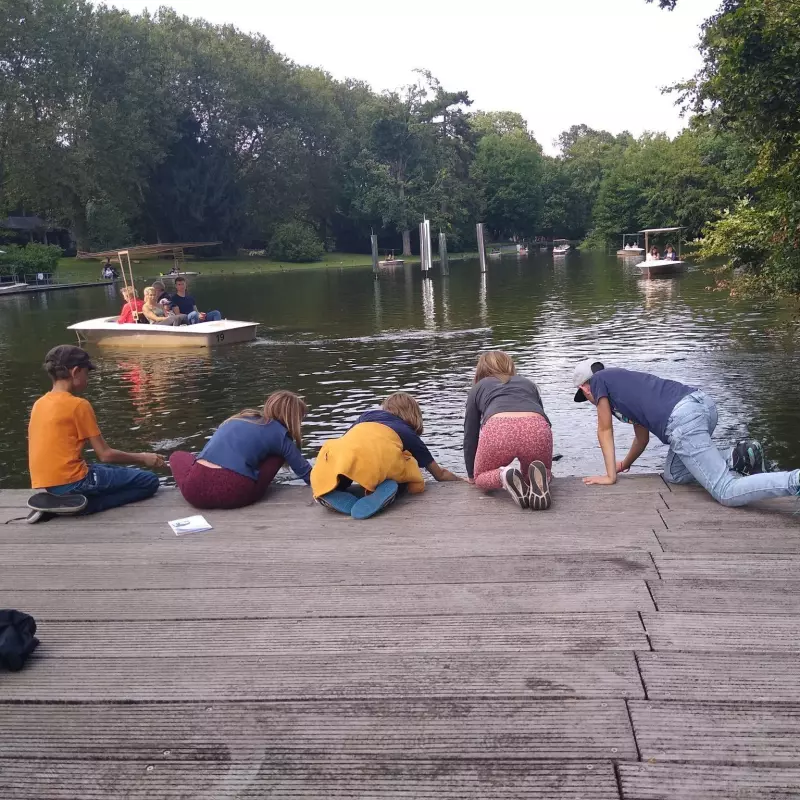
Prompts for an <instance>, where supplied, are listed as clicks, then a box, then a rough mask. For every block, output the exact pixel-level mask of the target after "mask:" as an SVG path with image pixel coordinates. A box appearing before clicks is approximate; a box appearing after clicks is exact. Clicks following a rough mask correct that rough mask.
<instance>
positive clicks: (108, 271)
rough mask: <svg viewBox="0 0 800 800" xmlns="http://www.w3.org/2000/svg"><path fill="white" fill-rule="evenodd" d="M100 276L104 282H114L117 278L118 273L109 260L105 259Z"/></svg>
mask: <svg viewBox="0 0 800 800" xmlns="http://www.w3.org/2000/svg"><path fill="white" fill-rule="evenodd" d="M102 275H103V277H104V278H105V279H106V280H116V279H117V278H119V273H118V272H117V270H116V269H115V268H114V266H113V264H112V263H111V259H110V258H106V263H105V264H103V270H102Z"/></svg>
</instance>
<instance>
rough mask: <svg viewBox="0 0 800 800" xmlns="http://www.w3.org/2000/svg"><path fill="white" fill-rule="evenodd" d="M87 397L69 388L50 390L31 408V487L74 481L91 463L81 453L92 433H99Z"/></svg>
mask: <svg viewBox="0 0 800 800" xmlns="http://www.w3.org/2000/svg"><path fill="white" fill-rule="evenodd" d="M99 435H100V428H98V427H97V418H96V417H95V415H94V409H93V408H92V406H91V404H90V403H89V401H88V400H84V399H83V398H82V397H76V396H75V395H74V394H70V393H69V392H48V393H47V394H45V395H42V397H40V398H39V399H38V400H37V401H36V402H35V403H34V404H33V408H32V409H31V419H30V422H29V423H28V467H29V469H30V472H31V487H32V488H33V489H47V488H49V487H51V486H63V485H64V484H65V483H75V481H79V480H81V478H85V477H86V473H87V472H88V471H89V467H88V466H87V465H86V462H85V461H84V460H83V458H82V456H81V451H82V450H83V445H84V443H85V442H86V440H87V439H88V438H89V437H91V436H99Z"/></svg>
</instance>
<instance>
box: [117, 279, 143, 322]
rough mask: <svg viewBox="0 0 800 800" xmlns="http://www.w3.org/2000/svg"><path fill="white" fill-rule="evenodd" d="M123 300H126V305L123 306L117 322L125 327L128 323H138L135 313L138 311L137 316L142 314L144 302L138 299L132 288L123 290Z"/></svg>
mask: <svg viewBox="0 0 800 800" xmlns="http://www.w3.org/2000/svg"><path fill="white" fill-rule="evenodd" d="M122 298H123V300H125V305H124V306H122V311H120V313H119V319H118V320H117V322H118V323H119V324H120V325H124V324H125V323H126V322H138V320H137V319H136V317H135V316H134V313H133V312H134V311H136V313H137V314H142V307H143V306H144V301H143V300H138V299H137V298H136V292H135V291H134V290H133V288H132V287H130V286H126V287H125V288H124V289H123V290H122ZM143 316H144V315H143Z"/></svg>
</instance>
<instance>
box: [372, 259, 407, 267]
mask: <svg viewBox="0 0 800 800" xmlns="http://www.w3.org/2000/svg"><path fill="white" fill-rule="evenodd" d="M405 263H406V262H405V261H404V260H403V259H402V258H387V259H385V260H383V261H379V262H378V266H379V267H401V266H402V265H403V264H405Z"/></svg>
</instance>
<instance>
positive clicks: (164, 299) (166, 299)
mask: <svg viewBox="0 0 800 800" xmlns="http://www.w3.org/2000/svg"><path fill="white" fill-rule="evenodd" d="M158 302H159V303H161V305H162V306H168V305H169V303H170V300H169V297H162V298H161V299H160V300H159V301H158Z"/></svg>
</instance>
